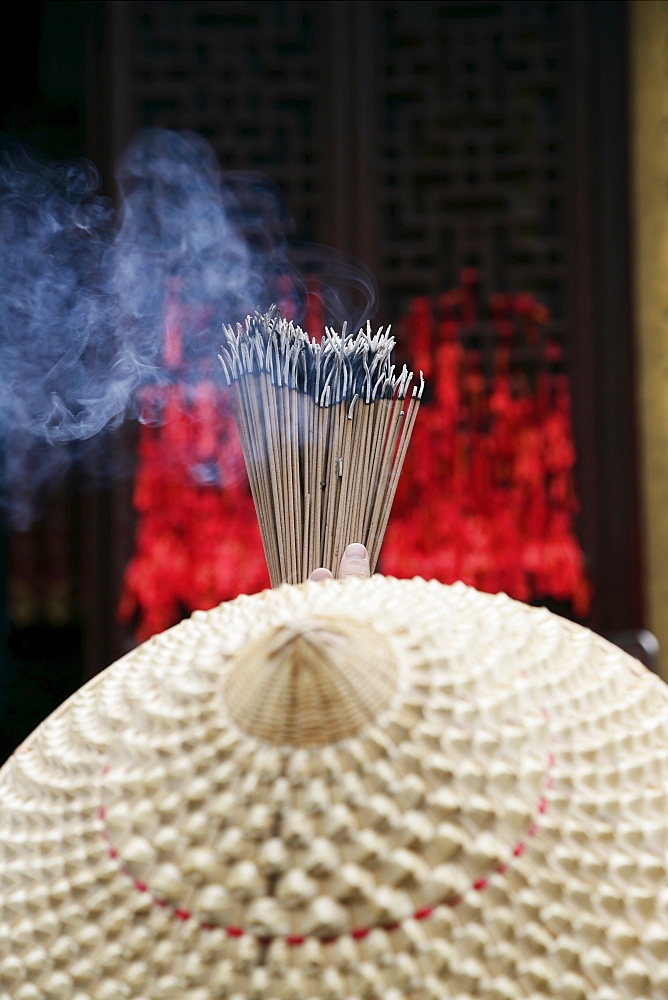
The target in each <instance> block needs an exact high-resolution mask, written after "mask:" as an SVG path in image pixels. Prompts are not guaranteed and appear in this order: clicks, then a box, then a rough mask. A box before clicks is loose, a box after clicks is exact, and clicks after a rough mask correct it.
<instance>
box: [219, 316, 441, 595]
mask: <svg viewBox="0 0 668 1000" xmlns="http://www.w3.org/2000/svg"><path fill="white" fill-rule="evenodd" d="M223 329H224V333H225V343H224V344H223V346H222V347H221V354H220V355H219V357H220V362H221V364H222V366H223V372H224V375H225V379H226V381H227V384H228V385H229V386H231V389H232V400H233V407H234V415H235V418H236V421H237V425H238V428H239V435H240V437H241V446H242V451H243V455H244V461H245V462H246V467H247V470H248V478H249V481H250V487H251V492H252V495H253V501H254V503H255V507H256V510H257V515H258V523H259V526H260V532H261V534H262V542H263V546H264V552H265V558H266V560H267V566H268V568H269V575H270V579H271V584H272V586H273V587H276V586H278V585H279V584H280V583H300V582H301V581H303V580H305V579H306V578H307V577H308V576H309V574H310V573H311V572H312V571H313V570H314V569H316V568H317V567H319V566H325V567H326V568H328V569H330V570H331V571H332V573H334V574H336V570H337V567H338V563H339V561H340V559H341V556H342V554H343V552H344V551H345V548H346V546H347V545H349V544H350V543H351V542H362V543H363V544H364V545H366V547H367V549H368V550H369V555H370V561H371V570H372V572H373V570H374V569H375V565H376V562H377V560H378V555H379V553H380V547H381V544H382V540H383V535H384V533H385V528H386V526H387V522H388V519H389V516H390V511H391V508H392V501H393V500H394V494H395V492H396V489H397V484H398V482H399V476H400V474H401V468H402V465H403V462H404V458H405V456H406V451H407V448H408V444H409V441H410V437H411V433H412V430H413V426H414V424H415V418H416V416H417V411H418V408H419V405H420V400H421V398H422V390H423V387H424V380H423V379H422V373H420V387H419V388H417V387H415V388H413V389H411V388H410V386H411V382H412V379H413V375H412V373H410V372H408V371H407V370H406V368H404V369H403V370H402V372H401V373H400V374H399V375H398V376H396V375H395V373H394V365H393V364H391V354H392V349H393V347H394V343H395V342H394V338H393V337H392V336H391V335H390V330H389V327H388V328H387V330H385V331H383V328H382V327H381V329H380V330H378V332H377V333H374V334H372V332H371V327H370V325H369V324H367V326H366V329H363V330H360V331H359V332H358V333H357V334H349V333H347V331H346V329H345V326H344V329H343V331H342V332H341V333H340V334H339V333H336V332H335V331H334V330H332V329H329V328H327V329H326V330H325V333H324V336H323V339H322V343H321V344H319V343H317V342H316V341H315V340H311V339H309V337H308V335H307V334H306V333H304V331H303V330H302V329H301V328H300V327H299V326H297V325H295V324H293V323H291V322H288V321H287V320H284V319H282V318H281V317H280V315H279V313H278V310H276V309H275V308H272V309H271V310H269V312H267V313H264V314H261V313H256V314H255V315H253V316H249V317H248V318H247V319H246V323H245V325H244V326H241V325H240V324H237V326H236V328H234V327H224V328H223Z"/></svg>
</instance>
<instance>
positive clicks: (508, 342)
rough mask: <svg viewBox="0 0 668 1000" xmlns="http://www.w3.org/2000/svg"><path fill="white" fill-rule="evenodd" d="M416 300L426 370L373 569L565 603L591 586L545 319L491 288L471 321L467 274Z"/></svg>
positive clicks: (410, 346) (565, 416)
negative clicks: (425, 388) (423, 394)
mask: <svg viewBox="0 0 668 1000" xmlns="http://www.w3.org/2000/svg"><path fill="white" fill-rule="evenodd" d="M461 278H462V281H461V287H460V288H456V289H452V290H451V291H449V292H446V293H445V294H444V295H442V296H441V297H440V300H439V302H438V308H437V310H436V313H435V317H436V318H434V313H433V312H432V306H431V303H430V302H429V300H427V299H424V298H420V299H416V300H414V302H413V304H412V306H411V309H410V311H409V314H408V316H407V317H406V319H405V320H404V322H403V336H402V342H403V345H404V349H405V351H406V353H407V354H408V355H409V357H410V363H411V364H412V365H413V366H414V367H416V368H420V367H422V368H423V370H424V368H425V367H431V366H432V365H433V368H432V370H431V378H430V381H429V383H428V384H429V386H430V391H431V398H429V396H428V397H427V398H426V400H425V402H423V405H422V410H421V412H420V419H419V420H418V421H417V424H416V427H415V431H414V433H413V440H412V442H411V448H410V449H409V452H408V457H407V459H406V464H405V466H404V472H403V475H402V479H401V482H400V485H399V490H398V492H397V496H396V499H395V503H394V508H393V512H392V517H391V520H390V524H389V527H388V531H387V534H386V536H385V544H384V547H383V552H382V554H381V569H382V571H383V572H385V573H389V574H393V575H395V576H402V577H403V576H413V575H415V574H419V575H421V576H426V577H434V578H436V579H438V580H441V581H443V582H445V583H452V582H454V581H455V580H463V581H464V582H465V583H468V584H471V585H473V586H475V587H478V588H479V589H481V590H486V591H490V592H496V591H505V592H506V593H508V594H509V595H511V596H512V597H516V598H518V599H520V600H525V601H529V600H541V599H547V598H552V599H554V600H558V601H563V602H568V603H570V605H571V607H572V608H573V611H574V613H575V614H576V615H578V616H581V617H582V616H584V615H586V613H587V611H588V609H589V604H590V599H591V587H590V584H589V581H588V579H587V575H586V571H585V561H584V555H583V553H582V550H581V548H580V546H579V544H578V542H577V539H576V536H575V530H574V518H575V515H576V513H577V509H578V505H577V498H576V496H575V489H574V482H573V467H574V465H575V448H574V445H573V433H572V427H571V419H570V413H571V402H570V386H569V380H568V377H567V375H565V374H563V372H561V371H560V370H559V367H560V362H561V350H560V347H559V345H558V343H557V342H556V340H554V339H550V338H548V337H547V323H548V320H549V314H548V312H547V310H546V309H545V307H544V306H542V305H540V304H539V303H537V302H536V301H535V300H534V298H533V297H532V296H531V295H528V294H526V293H523V294H520V295H516V296H509V295H497V296H494V297H493V298H492V299H491V301H490V303H489V309H488V313H489V319H486V320H481V319H480V316H479V310H478V307H477V299H476V281H477V277H476V274H475V272H474V271H473V270H472V269H471V268H467V269H465V271H464V272H463V273H462V276H461Z"/></svg>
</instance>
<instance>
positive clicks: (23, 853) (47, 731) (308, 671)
mask: <svg viewBox="0 0 668 1000" xmlns="http://www.w3.org/2000/svg"><path fill="white" fill-rule="evenodd" d="M667 772H668V696H667V689H666V687H665V686H664V685H663V683H662V682H660V681H659V680H658V679H656V678H655V677H653V676H652V675H650V674H649V673H648V672H647V671H645V669H644V668H643V667H641V666H640V665H639V664H638V663H636V662H635V661H634V660H632V659H631V658H629V657H628V656H626V655H625V654H624V653H622V652H620V651H619V650H618V649H616V648H615V647H613V646H611V645H610V644H608V643H607V642H605V641H604V640H603V639H600V638H599V637H597V636H595V635H593V634H592V633H590V632H588V631H586V630H584V629H582V628H580V627H578V626H575V625H572V624H570V623H569V622H566V621H563V620H562V619H560V618H557V617H556V616H554V615H552V614H550V613H549V612H547V611H545V610H542V609H536V608H530V607H527V606H525V605H523V604H519V603H517V602H515V601H512V600H510V599H509V598H507V597H505V596H494V597H493V596H490V595H487V594H481V593H477V592H476V591H474V590H471V589H469V588H467V587H464V586H463V585H455V586H453V587H446V586H443V585H441V584H438V583H434V582H432V583H426V582H424V581H423V580H417V579H416V580H411V581H398V580H392V579H386V578H383V577H374V578H372V579H371V580H355V579H353V580H345V581H331V582H327V583H307V584H305V585H303V586H301V587H288V586H284V587H281V588H280V589H278V590H275V591H268V592H265V593H263V594H260V595H257V596H255V597H241V598H238V599H237V600H236V601H234V602H232V603H230V604H227V605H222V606H221V607H219V608H217V609H215V610H213V611H209V612H197V613H196V614H195V615H193V617H192V618H191V619H190V620H189V621H186V622H183V623H181V624H180V625H177V626H176V627H175V628H172V629H170V630H169V631H168V632H165V633H164V634H163V635H160V636H156V637H154V638H153V639H151V640H150V641H149V642H147V643H145V644H144V645H143V646H140V647H139V648H138V649H136V650H135V651H134V652H132V653H130V654H128V655H127V656H126V657H124V658H123V659H122V660H120V661H119V662H118V663H116V664H114V665H113V666H112V667H110V668H109V669H108V670H107V671H105V672H104V674H102V675H101V676H99V677H98V678H96V679H95V680H94V681H92V682H91V683H90V684H88V685H87V686H86V687H84V688H83V689H82V690H81V691H79V692H78V693H77V694H76V695H74V697H73V698H71V699H70V700H69V701H68V702H67V703H66V704H65V705H64V706H63V707H62V708H61V709H60V710H59V711H58V712H56V713H55V714H54V715H52V716H51V717H50V718H49V719H48V720H47V721H46V722H45V723H44V724H43V725H42V726H40V727H39V729H38V730H37V731H36V732H35V733H34V735H33V736H32V737H31V738H30V739H29V740H28V741H27V742H26V743H25V744H24V745H23V746H22V747H21V748H20V749H19V750H18V751H17V752H16V753H15V754H14V756H13V757H12V758H11V759H10V761H9V762H8V763H7V764H6V766H5V767H4V769H3V770H2V772H0V998H1V1000H8V998H11V1000H42V998H43V1000H60V998H63V1000H122V998H126V997H127V998H131V1000H168V998H174V1000H176V998H178V1000H219V998H221V1000H222V998H225V1000H469V998H483V1000H516V998H530V1000H538V998H543V997H550V998H557V997H558V998H560V1000H585V998H586V1000H629V998H639V997H642V998H666V997H668V919H667V916H668V879H667V876H666V864H667V846H668V803H667V795H666V786H667Z"/></svg>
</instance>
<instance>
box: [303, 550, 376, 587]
mask: <svg viewBox="0 0 668 1000" xmlns="http://www.w3.org/2000/svg"><path fill="white" fill-rule="evenodd" d="M349 576H356V577H358V578H359V579H365V578H366V577H368V576H371V566H370V564H369V553H368V552H367V550H366V549H365V547H364V546H363V545H362V544H361V542H353V543H352V544H351V545H349V546H348V548H347V549H346V551H345V552H344V553H343V556H342V557H341V562H340V564H339V572H338V579H339V580H344V579H346V578H347V577H349ZM333 579H334V575H333V573H332V572H331V570H328V569H325V568H324V567H320V568H319V569H314V570H313V572H312V573H311V575H310V576H309V580H333Z"/></svg>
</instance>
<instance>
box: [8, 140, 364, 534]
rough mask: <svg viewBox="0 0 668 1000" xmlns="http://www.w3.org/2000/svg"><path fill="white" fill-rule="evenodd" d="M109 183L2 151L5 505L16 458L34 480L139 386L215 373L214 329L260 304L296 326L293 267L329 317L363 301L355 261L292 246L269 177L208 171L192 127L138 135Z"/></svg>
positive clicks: (345, 316) (75, 166)
mask: <svg viewBox="0 0 668 1000" xmlns="http://www.w3.org/2000/svg"><path fill="white" fill-rule="evenodd" d="M116 177H117V182H118V189H119V201H118V208H117V209H116V210H115V209H114V207H113V206H112V204H111V202H110V201H109V200H107V199H104V198H102V197H100V196H99V195H98V194H96V191H97V189H98V184H99V177H98V174H97V171H96V170H95V168H94V167H93V166H92V164H90V163H88V162H86V161H77V162H73V163H66V164H54V163H51V162H46V161H45V160H42V159H39V158H38V157H36V156H35V155H33V154H32V153H28V152H27V151H26V150H25V149H24V148H23V147H21V146H20V145H18V144H17V143H16V142H14V141H12V140H5V141H3V143H2V145H0V432H1V434H2V439H3V444H4V466H5V477H4V478H5V482H4V489H3V491H2V494H3V496H4V502H5V504H6V505H7V504H8V505H9V507H10V509H11V508H12V499H11V498H12V496H16V495H17V491H15V490H13V489H12V480H13V478H15V476H16V474H17V470H20V474H21V476H23V477H24V479H25V475H26V469H28V468H29V469H30V479H31V484H30V485H31V488H33V487H36V486H37V487H38V486H39V481H40V479H45V478H48V477H50V476H51V475H52V473H53V467H54V464H55V463H56V461H61V460H62V455H63V453H64V449H63V447H60V448H58V447H53V446H57V445H58V444H61V445H62V444H63V443H66V442H84V441H89V440H91V439H93V438H95V436H96V435H99V434H100V432H102V431H105V430H108V429H113V428H115V427H118V426H119V425H120V424H121V423H122V421H123V420H125V419H127V418H137V417H140V406H139V391H140V389H141V388H142V387H145V386H147V385H151V384H158V385H159V384H164V383H165V382H166V381H168V380H173V379H174V378H176V377H179V378H185V377H188V375H187V373H188V372H190V373H191V376H192V377H196V375H197V372H198V371H200V370H201V368H202V365H204V366H205V367H208V370H210V371H213V372H216V373H217V370H216V368H215V367H212V364H213V362H214V360H215V355H216V351H217V348H218V345H219V340H220V329H221V325H222V324H223V323H235V322H237V321H240V320H243V318H244V317H245V315H246V314H247V313H249V312H251V311H253V310H254V309H255V308H257V307H260V308H267V307H268V306H269V305H270V304H271V303H272V302H278V303H279V304H280V305H281V307H282V309H283V311H284V312H286V313H287V314H288V315H289V316H290V317H291V318H295V319H297V320H299V319H300V317H301V314H302V313H303V310H304V306H305V301H306V286H305V276H304V274H303V267H304V266H306V267H307V268H308V269H309V270H310V271H316V272H318V287H319V289H320V292H321V294H322V297H323V300H324V309H323V312H324V318H325V319H326V320H328V321H329V322H334V323H339V324H340V323H342V322H343V321H344V320H345V321H347V322H348V323H349V324H350V325H351V326H356V325H359V324H361V323H363V322H364V321H365V320H366V318H367V316H368V315H369V314H370V312H371V310H372V309H373V306H374V304H375V292H374V285H373V280H372V279H371V278H370V276H369V275H368V273H366V272H365V271H364V269H363V268H362V267H360V266H356V265H355V264H353V263H352V262H350V261H348V260H347V259H345V258H344V257H343V256H342V255H340V254H336V253H335V252H333V251H325V250H324V249H322V248H313V247H310V248H303V247H302V248H300V247H297V246H295V245H294V244H293V243H292V241H291V236H292V224H291V221H290V219H289V215H288V213H287V211H286V209H285V206H284V204H283V202H282V199H281V197H280V195H279V193H278V189H277V188H276V187H275V186H274V185H273V183H272V182H271V181H269V180H268V178H264V177H261V176H258V175H251V174H232V175H227V176H226V175H223V174H221V171H220V169H219V166H218V163H217V160H216V157H215V154H214V152H213V150H212V149H211V147H210V146H209V145H208V143H207V142H206V141H205V140H204V139H203V138H202V137H200V136H198V135H195V134H193V133H174V132H168V131H165V130H157V129H156V130H150V131H147V132H144V133H141V134H140V135H138V136H137V137H136V138H135V140H134V141H133V142H132V144H131V145H130V147H129V148H128V150H127V151H126V152H125V154H124V155H123V156H122V158H121V160H120V161H119V164H118V167H117V172H116ZM346 290H347V291H346ZM348 293H350V294H348ZM170 297H171V299H177V300H178V302H179V303H180V327H181V329H180V344H179V352H180V354H179V357H180V364H179V365H178V366H175V364H174V362H173V359H172V360H171V361H170V362H169V363H168V361H167V360H166V358H165V349H166V344H165V314H166V308H167V303H168V301H169V299H170ZM177 368H178V371H176V369H177ZM28 454H29V455H30V461H29V462H26V460H25V457H26V455H28ZM56 456H58V457H57V458H56ZM24 485H25V483H24ZM22 492H23V493H24V492H25V490H24V491H22ZM23 513H25V512H23ZM13 514H14V516H15V517H16V516H18V517H19V518H21V516H22V512H21V510H18V512H17V510H16V509H14V510H13Z"/></svg>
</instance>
